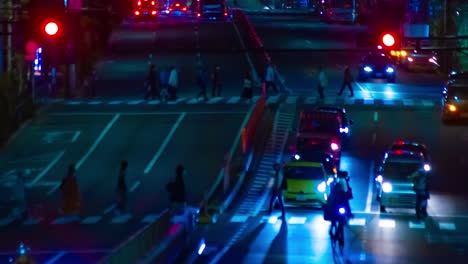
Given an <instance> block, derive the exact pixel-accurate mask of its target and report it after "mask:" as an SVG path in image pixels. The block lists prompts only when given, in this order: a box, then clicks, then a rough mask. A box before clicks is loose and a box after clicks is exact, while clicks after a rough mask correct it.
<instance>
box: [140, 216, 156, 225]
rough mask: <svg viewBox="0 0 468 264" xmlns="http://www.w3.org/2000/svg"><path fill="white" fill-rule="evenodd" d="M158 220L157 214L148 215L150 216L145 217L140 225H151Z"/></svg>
mask: <svg viewBox="0 0 468 264" xmlns="http://www.w3.org/2000/svg"><path fill="white" fill-rule="evenodd" d="M158 218H159V215H157V214H150V215H147V216H145V217H144V218H143V219H142V220H141V222H142V223H153V222H154V221H156V219H158Z"/></svg>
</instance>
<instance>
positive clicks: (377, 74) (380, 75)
mask: <svg viewBox="0 0 468 264" xmlns="http://www.w3.org/2000/svg"><path fill="white" fill-rule="evenodd" d="M375 76H377V77H382V76H383V74H382V73H376V74H375Z"/></svg>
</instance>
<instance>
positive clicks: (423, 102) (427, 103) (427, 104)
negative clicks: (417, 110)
mask: <svg viewBox="0 0 468 264" xmlns="http://www.w3.org/2000/svg"><path fill="white" fill-rule="evenodd" d="M422 104H423V106H434V102H433V101H431V100H422Z"/></svg>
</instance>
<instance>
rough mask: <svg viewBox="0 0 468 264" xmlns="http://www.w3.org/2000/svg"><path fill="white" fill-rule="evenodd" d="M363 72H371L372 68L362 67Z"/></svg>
mask: <svg viewBox="0 0 468 264" xmlns="http://www.w3.org/2000/svg"><path fill="white" fill-rule="evenodd" d="M364 71H365V72H372V68H371V67H369V66H366V67H364Z"/></svg>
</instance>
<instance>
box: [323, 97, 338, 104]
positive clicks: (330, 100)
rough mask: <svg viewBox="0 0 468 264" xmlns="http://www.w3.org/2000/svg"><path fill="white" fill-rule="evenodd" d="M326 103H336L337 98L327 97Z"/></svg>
mask: <svg viewBox="0 0 468 264" xmlns="http://www.w3.org/2000/svg"><path fill="white" fill-rule="evenodd" d="M325 104H327V105H333V104H336V98H331V97H325Z"/></svg>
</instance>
